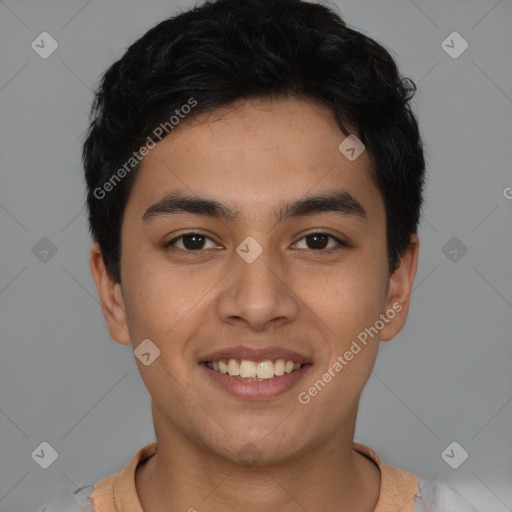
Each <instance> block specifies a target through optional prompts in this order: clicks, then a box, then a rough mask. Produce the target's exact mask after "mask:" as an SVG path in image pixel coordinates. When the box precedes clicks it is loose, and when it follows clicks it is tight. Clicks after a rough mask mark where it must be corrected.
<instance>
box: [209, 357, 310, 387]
mask: <svg viewBox="0 0 512 512" xmlns="http://www.w3.org/2000/svg"><path fill="white" fill-rule="evenodd" d="M203 364H204V365H205V366H206V367H207V368H209V369H210V370H213V371H215V372H217V373H222V374H225V375H228V376H230V377H233V378H234V379H236V380H241V381H245V382H261V381H269V380H272V379H274V378H275V377H281V376H282V375H285V374H289V373H293V372H296V371H298V370H301V369H302V368H303V367H304V366H306V365H307V363H296V362H294V361H293V360H291V359H289V360H285V359H275V360H272V359H264V360H260V361H252V360H249V359H222V360H219V361H205V362H204V363H203Z"/></svg>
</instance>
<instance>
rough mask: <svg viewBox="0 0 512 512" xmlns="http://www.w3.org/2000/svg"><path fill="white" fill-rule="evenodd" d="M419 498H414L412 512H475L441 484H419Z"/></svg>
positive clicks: (460, 497)
mask: <svg viewBox="0 0 512 512" xmlns="http://www.w3.org/2000/svg"><path fill="white" fill-rule="evenodd" d="M419 487H420V494H421V498H416V501H415V502H414V508H413V512H477V510H476V509H475V508H473V507H472V506H471V505H469V504H468V503H466V502H465V501H464V499H463V498H462V496H461V495H460V494H458V493H457V492H456V491H455V490H453V489H452V488H451V487H448V486H447V485H446V484H444V483H442V482H435V481H428V480H425V479H424V478H421V479H420V482H419Z"/></svg>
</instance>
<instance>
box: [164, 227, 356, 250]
mask: <svg viewBox="0 0 512 512" xmlns="http://www.w3.org/2000/svg"><path fill="white" fill-rule="evenodd" d="M312 235H325V236H327V237H329V238H331V239H332V240H334V241H335V242H336V243H337V244H338V247H331V248H330V249H309V250H310V251H313V252H318V253H321V252H324V253H328V254H330V253H331V252H334V251H338V250H340V249H342V248H346V247H348V244H347V243H345V242H344V241H343V240H340V239H339V238H337V237H335V236H334V235H331V234H330V233H324V232H322V231H313V232H312V233H307V234H306V235H304V236H303V237H302V238H300V239H299V240H298V241H297V242H295V243H298V242H300V241H301V240H304V239H305V238H307V237H308V236H312ZM188 236H200V237H203V238H206V239H208V240H211V241H212V242H213V240H212V239H211V238H210V237H209V236H207V235H204V234H203V233H197V232H195V231H190V232H188V233H183V234H181V235H180V236H178V237H176V238H174V239H172V240H170V241H169V242H166V243H165V244H164V249H166V250H169V251H183V252H187V253H194V252H196V253H201V252H204V251H205V250H206V249H198V250H195V251H193V250H190V249H181V248H179V247H175V244H176V242H177V241H178V240H181V239H182V238H185V237H188ZM301 250H304V249H301ZM305 250H308V249H305Z"/></svg>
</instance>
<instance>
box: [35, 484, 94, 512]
mask: <svg viewBox="0 0 512 512" xmlns="http://www.w3.org/2000/svg"><path fill="white" fill-rule="evenodd" d="M93 490H94V486H93V485H86V486H83V487H79V488H77V489H71V490H70V489H64V488H62V487H61V488H54V489H53V490H52V491H51V492H49V493H48V494H47V496H46V499H45V501H44V503H43V504H42V505H41V506H40V507H39V508H38V509H37V512H94V508H93V506H92V502H91V500H90V499H89V496H90V495H91V494H92V491H93Z"/></svg>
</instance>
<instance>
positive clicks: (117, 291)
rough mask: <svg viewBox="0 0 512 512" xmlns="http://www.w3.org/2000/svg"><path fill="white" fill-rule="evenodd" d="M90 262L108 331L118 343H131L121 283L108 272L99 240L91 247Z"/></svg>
mask: <svg viewBox="0 0 512 512" xmlns="http://www.w3.org/2000/svg"><path fill="white" fill-rule="evenodd" d="M89 264H90V267H91V273H92V277H93V278H94V282H95V283H96V288H97V289H98V295H99V298H100V302H101V309H102V310H103V315H104V316H105V320H106V321H107V325H108V332H109V333H110V336H111V337H112V338H113V339H114V340H115V341H117V342H118V343H121V344H122V345H129V344H130V343H131V340H130V335H129V333H128V324H127V322H126V307H125V303H124V298H123V292H122V289H121V285H120V284H119V283H115V282H114V280H113V279H112V277H111V276H110V275H109V273H108V272H107V268H106V266H105V262H104V260H103V255H102V254H101V248H100V246H99V244H98V243H97V242H96V243H94V244H93V246H92V247H91V253H90V258H89Z"/></svg>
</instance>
